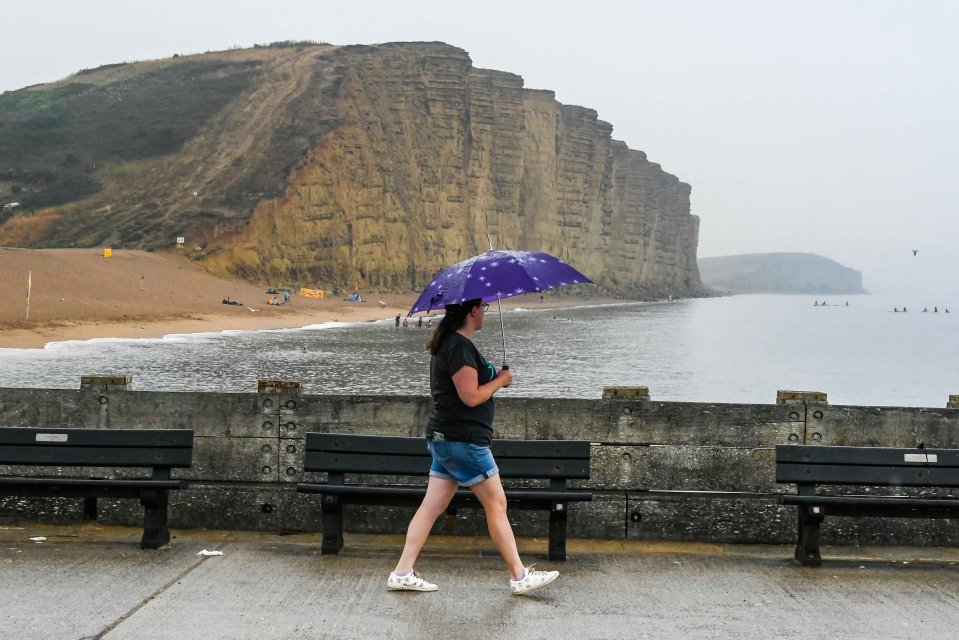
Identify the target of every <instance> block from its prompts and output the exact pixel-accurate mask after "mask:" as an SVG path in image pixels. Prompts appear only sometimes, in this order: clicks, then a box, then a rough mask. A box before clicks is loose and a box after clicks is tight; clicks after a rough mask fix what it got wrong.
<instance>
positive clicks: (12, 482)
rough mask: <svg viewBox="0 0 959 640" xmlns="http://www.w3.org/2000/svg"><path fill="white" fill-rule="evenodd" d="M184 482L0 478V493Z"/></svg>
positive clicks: (179, 482)
mask: <svg viewBox="0 0 959 640" xmlns="http://www.w3.org/2000/svg"><path fill="white" fill-rule="evenodd" d="M186 486H187V481H186V480H150V479H147V478H143V479H133V480H111V479H107V478H34V477H22V476H16V477H11V476H4V477H2V478H0V493H2V492H3V491H4V489H9V488H11V487H70V488H74V487H78V488H94V489H96V488H105V489H114V488H117V489H183V488H185V487H186Z"/></svg>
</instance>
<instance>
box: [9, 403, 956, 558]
mask: <svg viewBox="0 0 959 640" xmlns="http://www.w3.org/2000/svg"><path fill="white" fill-rule="evenodd" d="M85 386H86V387H87V388H83V389H79V390H71V389H17V388H4V389H0V425H2V426H19V427H79V428H131V427H133V428H135V427H142V428H188V429H193V430H194V431H195V433H196V440H195V452H194V464H193V468H192V469H189V470H183V471H174V477H180V478H188V479H190V480H191V481H192V484H191V487H190V489H189V490H187V491H182V492H174V494H173V495H171V499H170V524H171V526H172V527H174V528H200V527H207V528H219V529H246V530H259V531H293V530H296V531H303V530H305V531H316V530H318V529H319V528H320V522H321V517H320V501H319V499H318V498H317V497H316V496H304V495H299V494H297V493H296V491H295V483H296V482H298V481H301V480H304V479H310V480H322V479H323V477H322V475H320V474H304V473H303V471H302V460H303V438H304V434H305V433H307V432H309V431H333V432H344V433H358V434H380V435H401V436H419V435H421V434H422V431H423V425H424V424H425V421H426V416H427V412H428V410H429V399H428V398H427V397H419V396H375V397H374V396H316V395H308V394H302V393H300V392H298V391H297V390H295V389H283V388H282V387H279V386H272V387H270V386H268V387H266V388H264V390H263V392H260V393H173V392H153V391H130V390H126V389H125V388H124V386H123V385H120V386H114V385H96V384H93V385H85ZM810 398H812V399H810ZM785 401H787V402H789V404H769V405H760V404H749V405H747V404H708V403H688V402H656V401H651V400H641V399H636V398H632V399H607V400H558V399H545V398H518V399H509V398H504V399H498V400H497V405H496V406H497V417H496V428H497V434H496V435H497V437H498V438H525V439H575V440H589V441H590V442H592V443H594V445H593V448H592V478H591V479H590V480H589V481H588V482H583V483H580V486H584V487H589V488H591V489H592V490H593V492H594V494H595V497H594V501H593V502H592V503H584V504H577V505H574V506H573V507H572V508H571V509H570V515H569V529H570V535H571V536H573V537H588V538H606V539H664V540H702V541H715V542H744V543H788V542H792V541H794V540H795V527H796V512H795V508H794V507H780V506H779V505H778V503H777V494H778V493H784V492H792V491H794V490H795V488H794V487H791V486H787V485H777V484H776V482H775V450H774V448H775V446H776V445H777V444H789V443H806V444H823V445H860V446H888V447H915V446H918V445H920V444H924V445H925V446H926V447H948V448H953V447H955V448H959V408H955V407H953V408H943V409H936V408H909V407H859V406H835V405H829V404H827V403H825V402H820V401H817V400H815V396H811V397H805V399H804V398H803V397H800V398H796V399H792V400H785ZM82 471H84V470H77V469H72V468H59V469H56V470H55V473H57V474H60V475H64V476H69V475H74V474H77V473H78V472H82ZM140 471H142V470H140ZM44 472H45V473H49V472H50V469H45V470H44ZM0 473H18V474H28V473H32V474H35V475H39V473H38V470H36V469H20V468H16V467H0ZM123 473H127V474H137V473H138V472H137V470H131V471H119V474H123ZM119 474H118V472H117V471H116V470H104V471H103V472H102V473H100V474H99V475H103V476H104V477H112V476H116V477H122V476H120V475H119ZM404 480H405V481H412V482H421V480H410V479H404V478H398V479H397V481H398V482H404ZM877 492H878V491H877ZM141 514H142V512H141V510H140V506H139V504H138V503H137V502H136V501H134V500H119V501H113V500H100V519H101V520H102V521H104V522H107V523H115V524H136V523H138V522H139V521H140V519H141V517H142V516H141ZM81 515H82V505H81V504H80V501H77V500H69V499H35V498H34V499H29V500H27V499H21V498H15V497H14V498H0V519H3V520H28V519H29V520H40V521H45V522H53V523H66V522H74V521H78V520H79V519H80V518H81ZM411 515H412V511H411V510H410V509H408V508H389V507H362V506H351V507H348V508H347V521H346V522H347V531H353V532H370V533H396V532H401V531H403V530H404V529H405V526H406V524H407V523H408V521H409V518H410V516H411ZM511 518H512V519H513V522H514V526H515V528H516V530H517V533H518V534H519V535H523V536H537V537H544V536H545V534H546V516H545V514H542V513H535V512H534V513H527V512H521V511H516V512H513V513H512V514H511ZM436 531H437V532H444V533H449V532H455V533H458V534H466V535H486V528H485V521H484V520H483V517H482V514H481V513H480V512H476V511H473V510H464V511H461V512H460V514H459V515H458V516H457V517H456V518H440V520H439V521H438V522H437V526H436ZM822 535H823V541H824V543H839V544H847V543H861V544H885V543H896V544H920V545H932V544H935V545H952V544H957V543H959V530H957V527H955V526H954V525H953V524H952V523H951V521H949V520H934V519H903V520H897V519H871V518H859V519H848V518H838V517H830V518H827V519H826V522H825V524H824V526H823V532H822Z"/></svg>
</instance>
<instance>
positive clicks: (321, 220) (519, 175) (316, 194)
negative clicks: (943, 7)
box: [0, 43, 702, 296]
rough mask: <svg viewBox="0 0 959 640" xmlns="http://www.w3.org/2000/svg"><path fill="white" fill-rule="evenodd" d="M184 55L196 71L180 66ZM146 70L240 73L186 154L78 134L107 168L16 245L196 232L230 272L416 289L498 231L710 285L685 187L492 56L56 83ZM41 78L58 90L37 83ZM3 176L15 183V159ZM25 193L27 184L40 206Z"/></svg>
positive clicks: (17, 224) (30, 223) (171, 80)
mask: <svg viewBox="0 0 959 640" xmlns="http://www.w3.org/2000/svg"><path fill="white" fill-rule="evenodd" d="M184 64H189V65H191V67H190V71H189V73H190V74H192V75H190V76H182V77H181V76H177V73H179V69H180V66H178V65H184ZM151 65H160V67H161V68H160V69H158V68H157V67H156V66H151ZM161 72H162V73H161ZM98 73H101V74H102V76H101V75H98ZM183 73H186V72H183ZM106 74H109V75H106ZM149 74H153V75H151V76H150V77H151V78H154V80H152V82H153V84H154V85H156V84H157V83H158V82H159V80H157V79H156V78H160V80H163V81H164V82H166V84H164V85H162V86H163V87H164V90H163V91H165V93H164V92H163V91H157V92H156V95H161V94H162V96H164V97H163V99H165V100H173V99H175V95H176V94H175V88H176V86H178V85H177V82H178V81H179V82H180V84H184V83H187V82H188V81H189V82H193V83H197V82H200V80H202V81H204V82H206V84H204V85H203V86H202V87H201V88H202V89H203V90H204V91H207V92H209V93H211V94H212V93H213V92H214V90H215V88H216V87H217V86H219V85H217V84H216V83H224V82H226V80H224V79H225V78H226V79H229V78H233V81H232V82H231V83H230V84H229V88H230V91H231V92H232V93H231V94H230V95H229V96H228V97H229V100H223V102H224V106H222V107H221V108H219V109H218V110H216V111H215V113H207V112H206V111H203V110H202V109H201V108H200V107H196V108H195V109H193V110H192V111H189V112H185V113H186V115H182V116H181V121H185V120H183V119H185V118H186V119H188V117H189V118H193V120H192V121H190V122H193V124H194V125H195V126H194V127H193V129H190V130H186V129H184V131H180V130H179V129H178V130H177V133H178V135H181V136H182V137H183V141H182V144H180V145H179V147H178V148H177V149H176V150H174V151H171V150H170V149H163V150H162V152H156V153H154V154H152V155H151V154H150V153H149V152H143V153H141V154H140V155H139V156H138V157H137V158H135V159H131V158H122V154H121V157H120V158H117V157H113V158H111V157H108V156H103V155H102V156H101V157H99V164H96V161H97V153H99V152H101V150H99V149H94V150H91V151H89V153H86V151H84V149H83V148H82V144H81V143H79V142H78V143H76V145H75V146H76V147H77V150H76V152H75V154H74V155H75V157H79V166H81V167H83V166H87V164H85V163H87V162H89V163H91V164H94V165H95V166H97V168H96V169H95V170H93V169H90V170H89V172H88V175H89V176H93V178H95V179H96V180H97V181H98V183H99V189H98V190H96V191H95V192H94V193H92V194H89V195H84V196H83V197H79V198H76V199H73V200H70V201H67V202H62V203H59V204H56V205H55V206H49V207H45V208H33V210H32V211H30V212H29V214H27V215H18V216H14V217H13V218H11V219H10V220H8V221H6V222H5V223H4V224H3V225H2V226H0V243H7V244H15V245H20V246H55V245H60V246H63V245H67V246H70V243H71V242H72V243H76V244H77V246H83V245H87V246H89V245H95V244H106V243H111V244H114V245H115V246H125V247H129V248H163V247H169V246H170V244H171V243H172V240H173V238H174V237H176V236H186V237H187V245H188V250H189V252H190V253H191V254H192V256H193V257H194V258H195V259H197V260H200V261H201V262H202V263H203V264H204V265H205V266H206V267H207V268H208V269H210V270H211V271H213V272H214V273H219V274H225V275H238V276H240V277H243V278H247V279H253V280H261V281H275V282H290V283H299V284H305V285H314V286H320V287H324V288H329V287H342V288H362V289H370V288H372V289H385V290H386V289H388V290H409V289H411V288H414V289H415V288H417V287H419V286H422V285H423V284H424V283H425V282H427V281H428V279H429V277H430V276H431V275H432V273H433V272H434V271H435V270H436V268H437V267H438V266H441V265H445V264H448V263H451V262H455V261H457V260H460V259H462V258H465V257H467V256H468V255H470V254H473V253H476V252H479V251H482V250H484V249H485V248H486V236H487V234H490V235H491V236H492V238H493V242H494V243H495V244H496V245H497V246H499V247H508V248H523V249H533V250H544V251H548V252H550V253H554V254H556V255H559V256H561V257H563V258H564V259H566V260H568V261H569V262H570V263H572V264H573V265H574V266H576V267H577V268H579V269H580V270H581V271H583V272H585V273H587V274H588V275H590V276H591V277H592V278H593V279H594V280H595V281H596V282H597V283H598V284H599V285H600V286H601V287H602V288H603V289H605V290H607V291H609V292H612V293H616V294H620V295H629V296H643V295H657V294H665V293H672V294H690V293H696V292H698V291H700V290H701V287H702V285H701V283H700V279H699V273H698V269H697V263H696V245H697V238H698V218H697V217H696V216H693V215H690V208H689V193H690V187H689V185H687V184H684V183H682V182H680V181H679V180H678V179H677V178H676V177H674V176H672V175H670V174H668V173H666V172H664V171H663V170H662V169H661V168H660V166H659V165H657V164H655V163H653V162H650V161H649V160H648V159H647V158H646V155H645V154H644V153H643V152H641V151H637V150H632V149H629V148H628V147H627V146H626V145H625V144H624V143H622V142H618V141H616V140H614V139H612V137H611V133H612V126H611V125H610V124H609V123H606V122H603V121H602V120H599V119H598V117H597V114H596V112H595V111H593V110H591V109H587V108H583V107H576V106H568V105H563V104H560V103H559V102H557V101H556V100H555V98H554V96H553V94H552V92H549V91H537V90H530V89H526V88H524V86H523V80H522V78H520V77H519V76H516V75H513V74H510V73H504V72H500V71H490V70H485V69H477V68H475V67H473V66H472V63H471V60H470V58H469V55H468V54H467V53H466V52H465V51H463V50H461V49H457V48H455V47H452V46H449V45H445V44H442V43H398V44H388V45H380V46H354V47H329V46H317V47H303V48H299V47H298V48H287V49H278V50H276V51H274V50H265V49H264V50H256V51H253V50H248V51H239V52H224V53H219V54H209V55H208V56H191V57H187V58H184V59H182V60H167V61H160V62H157V63H137V65H124V66H123V67H121V68H119V69H116V68H111V69H109V70H104V71H103V72H97V71H94V72H92V73H90V74H87V75H86V76H85V77H84V78H83V82H84V86H85V87H86V88H85V89H84V90H83V91H82V92H81V91H79V90H73V91H72V92H67V93H68V95H67V96H66V97H62V98H61V97H57V98H56V99H58V100H60V101H61V102H63V103H64V104H66V105H67V107H69V105H70V100H71V99H73V98H72V97H71V96H73V95H75V94H77V93H82V95H84V96H86V97H85V99H86V100H88V101H89V100H92V99H93V98H91V97H90V96H91V95H92V96H94V97H96V96H101V94H102V97H101V99H102V100H104V101H109V100H111V99H113V98H111V96H113V95H114V94H115V93H116V92H115V91H114V92H112V93H111V88H114V87H115V86H116V85H117V84H121V85H123V86H125V87H127V88H128V95H132V96H136V95H138V94H137V93H136V91H135V88H136V87H137V86H139V85H137V82H138V78H142V77H144V76H145V75H149ZM231 74H232V75H231ZM181 75H182V74H181ZM240 77H242V82H240V81H239V80H236V78H240ZM198 78H199V79H200V80H198ZM73 84H76V82H74V83H73ZM67 86H71V82H70V81H64V83H60V85H59V87H60V89H58V90H60V91H62V90H63V87H67ZM151 86H152V85H151ZM224 86H225V85H224ZM130 87H133V88H132V89H131V88H130ZM171 87H172V88H171ZM43 90H46V91H51V90H50V89H49V88H48V89H44V88H42V87H41V88H39V89H38V88H32V89H28V90H23V91H43ZM198 90H199V89H198ZM84 92H85V93H84ZM16 93H17V94H20V93H22V92H16ZM8 95H9V94H8ZM57 95H58V96H59V95H60V94H57ZM51 99H52V98H51ZM146 99H147V98H144V100H146ZM130 100H132V99H130V98H128V101H130ZM21 102H26V101H22V100H21ZM185 108H186V107H183V109H185ZM156 111H158V112H159V113H161V114H162V113H163V112H164V111H163V110H162V109H158V110H156ZM91 117H92V116H91ZM161 131H162V130H161ZM148 135H149V131H148ZM2 136H3V129H2V128H0V138H2ZM118 144H119V143H118ZM87 146H90V145H87ZM101 146H102V145H101ZM71 153H73V152H71ZM84 154H86V155H84ZM0 155H2V154H0ZM114 156H116V154H114ZM121 160H122V161H121ZM3 161H4V158H2V157H0V171H2V170H3V168H4V167H3V166H2V164H3ZM21 173H22V172H21ZM6 178H7V180H6V182H4V180H3V176H0V197H7V196H3V194H2V191H3V190H4V188H5V187H6V188H12V186H13V185H14V183H15V182H16V181H17V179H18V174H16V172H11V171H9V170H8V171H7V173H6ZM22 181H23V180H21V182H22ZM87 190H88V191H89V190H90V189H87ZM48 192H49V189H48V190H47V192H44V193H48ZM29 196H30V194H29V193H26V194H23V195H21V197H20V199H22V200H24V201H26V204H28V205H29ZM11 197H12V194H11ZM66 238H70V241H69V242H68V241H67V240H66Z"/></svg>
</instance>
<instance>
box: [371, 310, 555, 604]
mask: <svg viewBox="0 0 959 640" xmlns="http://www.w3.org/2000/svg"><path fill="white" fill-rule="evenodd" d="M488 308H489V305H487V304H483V301H482V300H481V299H479V298H477V299H475V300H468V301H466V302H463V303H462V304H451V305H446V315H445V316H443V319H442V320H441V321H440V323H439V325H438V326H437V327H436V330H435V331H434V332H433V336H432V338H431V339H430V341H429V342H428V343H427V345H426V348H427V350H428V351H429V352H430V355H431V356H432V357H431V358H430V394H431V395H432V398H433V403H432V407H431V409H430V416H429V420H428V422H427V425H426V445H427V449H428V450H429V452H430V454H431V455H432V457H433V464H432V465H431V466H430V478H429V483H428V484H427V486H426V495H425V496H424V497H423V502H422V504H420V507H419V509H417V511H416V514H415V515H414V516H413V519H412V521H410V525H409V528H408V529H407V532H406V545H405V546H404V547H403V554H402V555H401V556H400V559H399V562H397V563H396V568H394V569H393V571H392V572H391V573H390V577H389V579H388V580H387V582H386V586H387V588H388V589H391V590H396V591H436V590H437V589H438V588H439V587H437V585H435V584H433V583H431V582H427V581H426V580H424V579H423V578H422V577H421V576H420V575H419V574H418V573H417V572H416V571H414V570H413V565H414V563H415V562H416V558H417V557H418V556H419V553H420V550H421V549H422V548H423V545H424V544H425V543H426V538H427V537H428V536H429V533H430V530H431V529H432V528H433V523H434V522H436V519H437V518H438V517H439V516H440V514H441V513H443V512H445V511H446V508H447V507H448V506H449V503H450V501H451V500H452V499H453V496H454V494H455V493H456V490H457V489H458V488H459V487H461V486H463V487H468V488H469V489H470V490H472V492H473V494H474V495H475V496H476V498H477V500H479V502H480V504H482V505H483V509H484V510H485V511H486V524H487V526H488V527H489V533H490V537H491V538H492V539H493V542H494V543H495V544H496V548H497V549H498V550H499V552H500V554H501V555H502V556H503V561H504V562H505V563H506V569H507V571H509V574H510V575H509V577H510V580H509V585H510V590H511V591H512V593H513V595H520V594H523V593H528V592H530V591H532V590H533V589H538V588H540V587H544V586H546V585H548V584H549V583H550V582H552V581H553V580H555V579H556V578H557V577H559V572H558V571H534V570H533V568H532V567H531V566H530V567H527V566H525V565H524V564H523V561H522V560H520V557H519V552H518V551H517V549H516V539H515V538H514V537H513V529H512V527H511V526H510V523H509V519H508V518H507V515H506V494H505V492H504V491H503V484H502V482H501V481H500V477H499V469H498V468H497V466H496V461H495V460H494V459H493V454H492V453H491V452H490V445H491V444H492V441H493V414H494V407H493V394H495V393H496V392H497V391H499V390H500V389H502V388H503V387H508V386H509V385H510V384H512V383H513V372H512V371H510V370H508V369H507V370H501V371H496V369H495V368H494V367H493V365H491V364H490V363H489V362H487V361H486V359H485V358H483V356H482V355H481V354H480V352H479V351H478V350H477V349H476V347H475V346H474V345H473V342H472V341H471V340H470V338H471V337H472V336H473V332H474V331H479V330H480V329H482V328H483V319H484V318H485V315H486V310H487V309H488Z"/></svg>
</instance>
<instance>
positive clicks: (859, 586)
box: [0, 526, 959, 640]
mask: <svg viewBox="0 0 959 640" xmlns="http://www.w3.org/2000/svg"><path fill="white" fill-rule="evenodd" d="M28 534H29V535H28ZM34 534H38V535H47V537H48V539H47V541H45V542H43V543H40V544H36V543H33V542H30V541H29V539H28V538H29V536H30V535H34ZM138 534H139V531H137V530H132V529H127V528H122V527H85V528H84V527H80V528H70V527H61V528H56V527H50V526H47V527H26V528H25V529H24V530H22V531H14V530H11V529H9V528H0V584H2V585H3V591H4V593H5V596H6V597H4V598H0V625H2V626H0V629H3V630H4V631H5V632H6V631H8V630H12V631H13V632H12V633H11V635H10V636H9V637H11V638H45V639H46V638H70V639H78V638H105V639H107V640H118V639H138V640H139V639H144V640H148V639H168V638H169V639H173V638H176V639H183V638H203V639H217V638H224V639H227V638H229V639H237V640H242V639H246V638H251V639H252V638H256V639H257V640H262V639H264V638H337V639H339V638H343V639H354V638H355V639H365V638H401V637H402V638H410V637H424V638H435V637H455V638H457V640H459V639H464V640H468V639H472V638H476V639H486V638H501V637H507V636H509V637H515V638H544V639H545V638H551V639H552V638H745V639H750V638H757V639H759V638H762V639H766V638H773V637H775V638H822V639H825V638H863V639H866V638H869V639H875V638H923V639H930V638H932V639H935V638H943V639H945V638H950V639H951V638H955V637H956V632H955V629H956V628H959V565H957V564H956V562H959V550H956V549H949V548H942V549H936V548H912V547H871V548H860V547H832V548H825V549H824V554H823V555H824V557H825V558H826V560H825V564H824V566H823V567H822V568H819V569H811V568H804V567H800V566H798V565H797V564H795V563H794V562H793V561H792V560H791V555H792V548H791V547H785V546H757V545H718V544H696V543H661V542H660V543H653V542H632V541H628V542H619V541H615V542H612V541H590V540H573V541H570V551H571V557H570V559H569V560H568V561H567V562H565V563H546V562H543V563H542V568H558V569H559V570H560V571H561V572H562V575H561V577H560V579H559V580H557V581H556V582H555V583H553V584H552V585H550V586H549V587H548V588H546V589H543V590H542V591H538V592H535V593H534V594H531V595H530V596H526V597H516V596H511V595H510V594H509V589H508V586H507V576H506V573H505V571H504V570H503V567H502V562H501V560H500V559H499V557H498V555H497V554H496V552H495V550H494V549H493V548H492V546H491V544H490V542H489V540H487V539H485V538H466V537H434V538H431V539H430V541H429V543H428V546H427V549H426V551H425V552H424V554H423V555H422V556H421V559H420V562H419V564H418V568H419V570H420V571H421V572H422V573H423V575H424V576H425V577H427V578H428V579H430V580H432V581H434V582H437V583H438V584H439V585H440V591H438V592H435V593H396V592H389V591H387V590H386V586H385V582H386V576H387V575H388V573H389V570H390V569H391V568H392V565H393V563H394V562H395V561H396V558H397V556H398V554H399V551H400V549H401V546H402V538H401V537H399V536H360V535H355V536H348V537H347V545H346V548H345V549H344V552H343V553H341V554H340V555H338V556H323V555H320V554H319V541H320V538H319V536H317V535H293V536H280V535H275V534H264V533H251V532H222V531H219V532H218V531H179V532H176V538H175V539H174V541H173V542H172V543H171V545H170V546H169V547H167V548H164V549H161V550H158V551H141V550H139V549H138V548H137V547H136V540H137V539H138ZM520 547H521V550H522V553H523V555H524V557H526V558H528V559H536V556H537V555H538V554H540V553H542V552H543V551H544V550H545V541H543V540H530V539H525V540H521V541H520ZM202 548H208V549H217V550H221V551H223V554H224V555H223V556H222V557H210V558H205V559H204V558H201V557H199V556H197V555H196V553H197V551H199V550H200V549H202ZM7 594H12V595H9V596H7ZM3 635H4V637H6V634H5V633H4V634H3Z"/></svg>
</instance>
